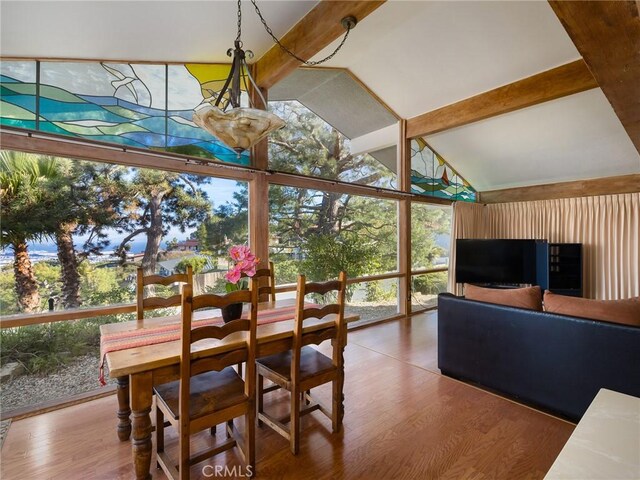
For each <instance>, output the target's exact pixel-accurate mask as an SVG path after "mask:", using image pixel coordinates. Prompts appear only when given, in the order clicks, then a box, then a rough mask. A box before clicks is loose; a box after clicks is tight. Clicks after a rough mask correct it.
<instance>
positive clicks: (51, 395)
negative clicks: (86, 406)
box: [0, 355, 115, 412]
mask: <svg viewBox="0 0 640 480" xmlns="http://www.w3.org/2000/svg"><path fill="white" fill-rule="evenodd" d="M98 366H99V359H98V356H97V355H83V356H81V357H78V358H76V359H75V360H73V361H72V362H70V363H68V364H67V365H65V366H64V367H61V368H60V370H58V371H57V372H56V373H52V374H49V375H36V374H34V375H21V376H19V377H17V378H14V379H13V380H12V381H11V382H8V383H3V384H2V386H1V388H2V390H1V391H0V396H1V397H2V398H1V403H0V405H1V408H2V411H3V412H8V411H10V410H14V409H16V408H22V407H26V406H29V405H36V404H39V403H44V402H48V401H50V400H57V399H63V398H65V397H70V396H72V395H77V394H79V393H84V392H88V391H90V390H98V389H100V388H101V387H100V383H99V382H98V373H99V371H98ZM106 377H107V378H108V376H106ZM107 383H115V380H108V381H107Z"/></svg>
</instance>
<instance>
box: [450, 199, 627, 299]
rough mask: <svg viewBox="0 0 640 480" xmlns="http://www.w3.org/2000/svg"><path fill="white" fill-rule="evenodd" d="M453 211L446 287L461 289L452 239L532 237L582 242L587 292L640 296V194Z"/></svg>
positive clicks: (459, 207)
mask: <svg viewBox="0 0 640 480" xmlns="http://www.w3.org/2000/svg"><path fill="white" fill-rule="evenodd" d="M453 212H454V213H453V231H452V247H453V248H452V257H451V267H450V272H449V291H452V292H456V293H459V291H458V290H457V289H456V285H455V283H454V282H455V279H454V278H453V271H454V270H453V269H454V265H455V239H457V238H531V239H546V240H548V241H549V242H557V243H581V244H582V245H583V256H584V260H583V275H584V276H583V286H584V295H585V297H587V298H597V299H604V300H611V299H620V298H631V297H637V296H640V238H639V237H640V193H627V194H619V195H602V196H593V197H580V198H566V199H554V200H540V201H533V202H514V203H499V204H490V205H486V206H482V205H479V204H470V205H469V206H466V205H462V204H461V203H457V204H456V205H455V206H454V209H453ZM458 287H459V286H458Z"/></svg>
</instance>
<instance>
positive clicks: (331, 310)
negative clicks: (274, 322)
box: [291, 272, 347, 382]
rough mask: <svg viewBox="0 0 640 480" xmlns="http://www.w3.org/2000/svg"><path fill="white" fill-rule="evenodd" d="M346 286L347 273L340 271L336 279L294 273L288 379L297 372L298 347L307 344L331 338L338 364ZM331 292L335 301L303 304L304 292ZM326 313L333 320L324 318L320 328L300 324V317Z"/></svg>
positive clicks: (293, 376) (343, 324)
mask: <svg viewBox="0 0 640 480" xmlns="http://www.w3.org/2000/svg"><path fill="white" fill-rule="evenodd" d="M346 289H347V274H346V273H345V272H340V276H339V278H338V280H331V281H328V282H322V283H318V282H312V283H307V282H306V278H305V276H304V275H299V276H298V293H297V300H296V318H295V325H294V330H293V348H292V358H291V379H292V381H293V382H295V381H296V378H297V377H298V375H299V372H300V351H301V349H302V347H304V346H305V345H310V344H316V345H317V344H320V343H322V342H324V341H325V340H329V339H332V340H335V341H334V343H333V364H334V365H335V366H337V367H339V368H341V367H342V362H343V359H342V353H341V352H342V349H343V348H344V345H345V344H346V340H347V337H346V336H347V330H346V324H345V322H344V298H345V292H346ZM330 292H335V293H336V295H337V300H336V302H335V303H330V304H326V305H324V306H321V307H305V295H307V294H310V293H317V294H319V295H325V294H327V293H330ZM327 315H333V321H332V322H327V324H326V326H324V327H323V328H321V329H317V328H315V327H314V328H313V329H310V331H308V329H306V328H305V326H304V321H305V320H306V319H308V318H319V319H322V318H324V317H326V316H327Z"/></svg>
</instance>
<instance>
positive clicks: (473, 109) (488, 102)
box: [407, 60, 598, 138]
mask: <svg viewBox="0 0 640 480" xmlns="http://www.w3.org/2000/svg"><path fill="white" fill-rule="evenodd" d="M597 86H598V84H597V82H596V80H595V79H594V78H593V75H591V72H589V69H588V67H587V65H586V64H585V62H584V61H583V60H576V61H574V62H571V63H567V64H566V65H561V66H559V67H556V68H552V69H551V70H547V71H545V72H541V73H538V74H536V75H533V76H531V77H527V78H523V79H522V80H518V81H516V82H513V83H510V84H508V85H504V86H502V87H498V88H496V89H493V90H490V91H488V92H485V93H481V94H479V95H476V96H474V97H471V98H467V99H465V100H461V101H459V102H456V103H453V104H451V105H447V106H446V107H442V108H439V109H437V110H433V111H431V112H427V113H423V114H422V115H418V116H416V117H413V118H410V119H409V120H408V122H407V138H416V137H422V136H426V135H432V134H434V133H438V132H442V131H444V130H449V129H451V128H455V127H461V126H462V125H467V124H470V123H473V122H477V121H479V120H485V119H487V118H491V117H495V116H497V115H502V114H503V113H508V112H512V111H514V110H518V109H521V108H525V107H530V106H532V105H537V104H539V103H543V102H547V101H549V100H555V99H556V98H560V97H565V96H567V95H572V94H574V93H579V92H583V91H585V90H589V89H592V88H595V87H597Z"/></svg>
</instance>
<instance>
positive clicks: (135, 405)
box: [131, 372, 153, 480]
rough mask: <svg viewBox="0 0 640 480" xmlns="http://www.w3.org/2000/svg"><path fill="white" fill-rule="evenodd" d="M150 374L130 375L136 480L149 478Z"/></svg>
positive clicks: (151, 384)
mask: <svg viewBox="0 0 640 480" xmlns="http://www.w3.org/2000/svg"><path fill="white" fill-rule="evenodd" d="M152 378H153V377H152V375H151V372H143V373H137V374H134V375H131V407H132V409H133V444H132V445H133V465H134V468H135V471H136V479H137V480H148V479H150V478H151V474H150V473H149V469H150V467H151V449H152V444H151V417H150V416H149V412H151V398H152V396H153V391H152V388H153V381H152Z"/></svg>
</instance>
